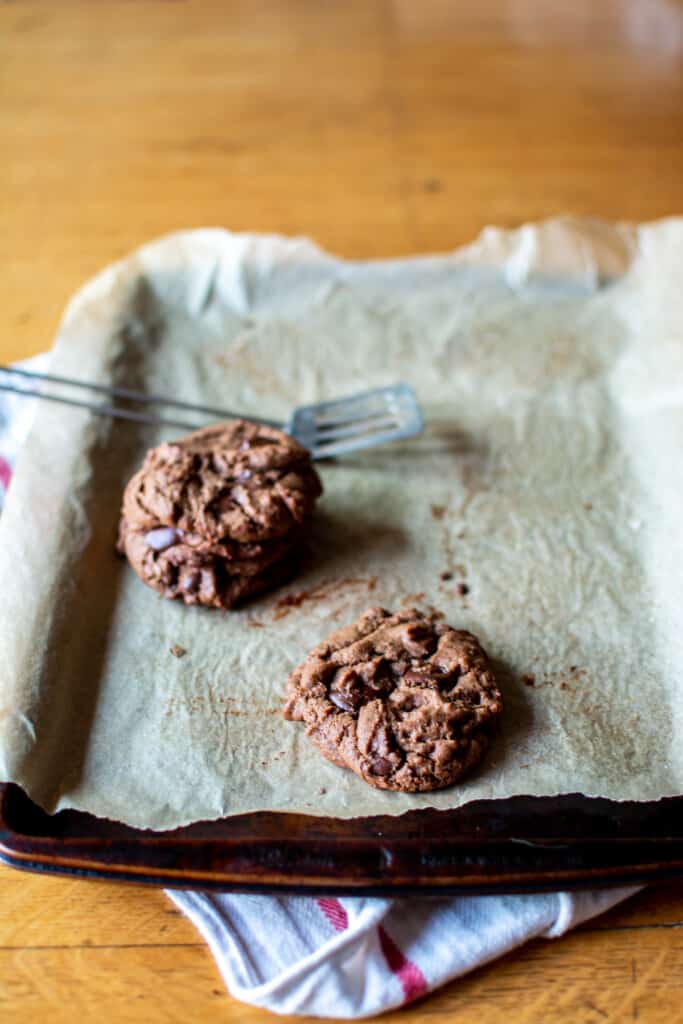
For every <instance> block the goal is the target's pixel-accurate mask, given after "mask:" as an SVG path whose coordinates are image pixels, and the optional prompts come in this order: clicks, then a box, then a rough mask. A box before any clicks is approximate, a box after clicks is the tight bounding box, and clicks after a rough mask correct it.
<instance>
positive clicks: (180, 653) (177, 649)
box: [170, 644, 187, 658]
mask: <svg viewBox="0 0 683 1024" xmlns="http://www.w3.org/2000/svg"><path fill="white" fill-rule="evenodd" d="M170 652H171V654H172V655H173V657H174V658H184V657H185V655H186V654H187V648H186V647H181V646H180V644H173V647H171V648H170Z"/></svg>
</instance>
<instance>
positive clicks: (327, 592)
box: [273, 576, 377, 622]
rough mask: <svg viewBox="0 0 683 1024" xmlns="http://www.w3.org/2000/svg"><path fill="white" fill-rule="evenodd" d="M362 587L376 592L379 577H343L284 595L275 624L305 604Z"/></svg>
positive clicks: (276, 611) (280, 601)
mask: <svg viewBox="0 0 683 1024" xmlns="http://www.w3.org/2000/svg"><path fill="white" fill-rule="evenodd" d="M362 586H365V587H367V589H368V590H369V591H372V590H374V589H375V587H376V586H377V577H376V576H342V577H341V578H340V579H337V580H324V581H323V582H322V583H319V584H318V586H317V587H311V588H310V589H309V590H298V591H292V592H291V593H289V594H284V595H283V596H282V597H281V598H279V599H278V600H277V601H276V602H275V611H274V613H273V622H278V621H279V620H280V619H284V618H285V616H287V615H289V614H290V612H291V611H292V610H293V609H294V608H300V607H301V606H302V605H303V604H307V603H317V602H319V601H326V600H329V598H332V597H336V595H337V594H338V593H340V592H341V591H344V590H346V589H347V588H348V587H362Z"/></svg>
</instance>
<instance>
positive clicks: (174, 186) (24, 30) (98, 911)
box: [0, 0, 683, 1024]
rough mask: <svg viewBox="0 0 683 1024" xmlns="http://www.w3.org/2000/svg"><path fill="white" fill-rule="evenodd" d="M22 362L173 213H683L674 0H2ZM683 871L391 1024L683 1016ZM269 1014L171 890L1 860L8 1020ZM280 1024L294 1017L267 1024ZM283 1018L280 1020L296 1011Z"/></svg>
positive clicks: (3, 349) (204, 218)
mask: <svg viewBox="0 0 683 1024" xmlns="http://www.w3.org/2000/svg"><path fill="white" fill-rule="evenodd" d="M0 150H1V159H0V251H1V252H2V272H1V273H0V310H2V314H1V316H0V358H1V359H2V360H3V361H4V360H9V359H13V358H17V357H20V356H26V355H29V354H30V353H33V352H38V351H40V350H41V349H44V348H45V347H46V346H47V345H48V344H49V343H50V339H51V337H52V335H53V333H54V330H55V327H56V324H57V321H58V318H59V315H60V312H61V310H62V308H63V306H64V304H65V302H66V300H67V298H68V296H69V295H70V293H71V292H73V290H74V289H75V288H77V287H78V285H79V284H81V282H82V281H84V280H85V279H86V278H87V277H89V276H90V275H91V274H93V273H94V272H95V271H97V270H98V269H99V268H100V267H101V266H103V265H104V264H106V263H108V262H110V261H112V260H114V259H116V258H117V257H119V256H122V255H124V254H125V253H127V252H128V251H129V250H130V249H132V248H134V247H135V246H137V245H138V244H139V243H141V242H143V241H145V240H146V239H149V238H152V237H154V236H157V235H160V234H163V233H164V232H167V231H172V230H174V229H176V228H184V227H195V226H199V225H207V224H208V225H215V224H219V225H226V226H229V227H231V228H234V229H236V230H245V229H252V230H258V231H279V232H284V233H289V234H304V235H310V236H312V237H314V238H315V239H317V241H318V242H319V243H320V244H321V245H323V246H325V247H327V248H328V249H330V250H332V251H334V252H336V253H339V254H342V255H345V256H355V257H373V256H390V255H393V256H399V255H403V254H407V253H413V252H428V251H435V250H444V249H449V248H451V247H454V246H457V245H460V244H462V243H464V242H467V241H468V240H470V239H472V238H473V237H474V236H475V235H476V234H477V232H478V231H479V230H480V229H481V228H482V227H483V226H484V225H485V224H489V223H494V224H499V225H509V226H512V225H516V224H518V223H520V222H522V221H525V220H534V219H538V218H541V217H546V216H550V215H553V214H556V213H558V212H572V213H590V214H597V215H600V216H604V217H607V218H612V219H626V220H636V219H641V220H642V219H649V218H655V217H659V216H663V215H667V214H672V213H681V212H683V4H681V3H680V2H675V0H621V2H619V0H603V2H597V0H573V2H572V3H560V2H559V0H558V2H555V3H552V2H547V0H546V2H544V0H538V2H533V0H507V2H506V0H497V2H496V0H476V2H472V4H471V5H468V4H466V3H458V2H449V0H385V2H373V0H351V2H349V0H344V2H342V0H338V2H326V3H323V2H320V0H289V2H285V0H243V2H241V3H239V2H234V3H230V2H225V0H213V2H211V0H203V2H202V0H186V2H183V0H175V2H174V0H165V2H164V0H157V2H153V0H149V2H140V0H137V2H136V0H116V2H115V0H110V2H107V0H101V2H96V3H95V2H88V0H80V2H79V0H60V2H57V0H42V2H40V0H4V2H2V0H0ZM682 1007H683V885H682V884H669V885H662V886H661V887H658V888H656V889H654V890H652V891H650V892H646V893H643V894H640V895H638V896H637V897H635V898H634V899H632V900H631V901H630V902H629V903H628V904H626V905H625V906H624V907H623V908H621V909H617V910H615V911H613V912H611V913H610V914H608V915H606V916H605V917H604V918H602V919H600V920H597V921H595V922H593V923H592V924H590V925H589V926H587V927H585V928H582V929H580V930H579V931H578V932H576V933H574V934H572V935H570V936H568V937H566V938H564V939H562V940H560V941H559V942H556V943H549V942H542V941H539V942H535V943H533V944H531V945H530V946H528V947H526V948H525V949H523V950H521V951H520V952H517V953H515V954H513V955H511V956H509V957H507V958H505V959H504V960H502V961H499V962H498V963H496V964H494V965H492V966H490V967H487V968H485V969H483V970H480V971H478V972H476V974H474V975H472V976H470V977H469V978H467V979H465V980H463V981H461V982H458V983H455V984H453V985H451V986H449V987H447V988H445V989H444V990H442V991H441V992H440V993H438V994H436V995H434V996H432V997H431V998H429V999H427V1000H426V1001H423V1002H422V1003H421V1004H419V1005H417V1006H415V1007H413V1008H411V1009H409V1010H405V1011H401V1012H400V1013H395V1014H390V1015H388V1016H387V1017H386V1018H384V1019H385V1020H387V1022H389V1021H393V1020H399V1019H400V1020H402V1021H406V1022H408V1021H410V1022H413V1024H417V1022H418V1021H427V1020H429V1021H430V1022H431V1021H433V1022H435V1024H436V1022H441V1021H444V1022H445V1021H446V1020H448V1021H449V1022H452V1024H457V1022H463V1024H465V1022H469V1021H474V1020H476V1021H478V1022H479V1024H487V1022H494V1021H495V1022H499V1021H500V1020H501V1019H505V1017H506V1015H507V1016H508V1018H509V1019H511V1020H514V1021H515V1022H516V1024H519V1022H525V1024H552V1022H554V1021H568V1022H572V1024H574V1022H586V1024H588V1022H593V1021H595V1022H600V1021H605V1020H610V1021H623V1020H631V1019H633V1020H636V1019H638V1018H640V1019H642V1020H644V1021H647V1022H648V1024H652V1022H659V1021H661V1022H666V1024H672V1022H674V1021H677V1020H683V1009H682ZM13 1014H14V1015H15V1016H16V1017H17V1019H20V1020H22V1021H34V1020H40V1019H43V1018H44V1017H46V1016H47V1015H48V1014H49V1016H50V1020H51V1022H52V1024H61V1022H65V1024H66V1022H69V1024H72V1022H73V1021H75V1020H78V1021H81V1022H82V1024H88V1022H90V1021H93V1022H101V1021H106V1022H107V1024H118V1022H124V1021H125V1022H133V1021H144V1022H146V1024H153V1022H155V1021H183V1022H185V1021H192V1022H196V1021H262V1020H265V1019H266V1018H268V1019H271V1018H269V1015H268V1014H265V1013H263V1012H262V1011H258V1010H253V1009H250V1008H248V1007H245V1006H243V1005H241V1004H238V1003H235V1002H234V1001H232V1000H231V999H230V998H229V997H228V996H227V995H226V994H225V990H224V988H223V985H222V983H221V980H220V978H219V975H218V973H217V971H216V968H215V966H214V964H213V962H212V960H211V958H210V956H209V954H208V953H207V951H206V948H205V947H204V945H203V944H202V942H201V941H200V940H199V939H198V937H197V935H196V933H195V932H194V930H193V928H192V927H191V926H190V925H189V924H188V923H187V921H186V920H185V919H184V918H182V917H181V916H180V915H179V914H178V912H177V911H176V910H175V909H174V908H173V907H172V905H171V904H170V902H169V901H168V900H167V899H166V898H165V897H164V896H163V895H162V894H160V893H159V892H156V891H147V890H143V889H136V888H129V887H124V886H116V885H109V884H104V883H101V884H100V883H85V882H76V881H65V880H59V879H49V878H41V877H38V876H32V875H23V874H19V873H17V872H13V871H10V870H8V869H2V870H0V1018H1V1019H3V1020H5V1019H7V1020H9V1019H11V1017H12V1015H13ZM272 1019H273V1020H275V1019H277V1018H272ZM280 1019H282V1018H280Z"/></svg>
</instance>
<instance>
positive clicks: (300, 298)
mask: <svg viewBox="0 0 683 1024" xmlns="http://www.w3.org/2000/svg"><path fill="white" fill-rule="evenodd" d="M52 369H53V372H55V373H61V374H65V375H67V376H68V375H71V376H74V377H80V378H85V379H88V380H92V381H100V382H106V383H117V384H121V385H125V386H128V387H134V388H141V387H142V388H147V389H150V390H155V391H159V392H167V393H172V394H175V395H177V396H178V397H181V398H184V399H186V400H189V401H204V402H207V403H209V404H212V405H223V406H227V407H229V408H230V407H233V408H235V409H237V410H240V411H242V412H243V413H245V414H247V415H248V414H250V413H252V414H258V413H262V414H264V415H267V416H269V417H273V416H274V417H282V418H283V419H284V418H286V416H287V414H288V412H289V410H290V409H291V408H292V407H293V406H294V405H295V404H296V403H298V402H312V401H315V400H318V399H324V398H332V397H335V396H339V395H344V394H346V393H349V392H353V391H355V390H358V389H364V388H368V387H373V386H375V385H381V384H388V383H392V382H395V381H397V380H406V381H409V382H410V383H411V384H413V385H414V386H415V388H416V390H417V392H418V395H419V398H420V400H421V402H422V405H423V407H424V411H425V414H426V417H427V421H428V429H427V431H426V433H425V435H424V436H423V437H421V438H419V439H417V440H415V441H411V442H408V443H405V444H403V445H402V446H394V447H386V448H380V449H377V450H375V451H368V452H365V453H362V454H359V455H355V456H351V457H348V458H345V459H340V460H339V461H338V462H337V463H336V464H329V465H324V466H323V467H322V475H323V478H324V483H325V495H324V498H323V500H322V502H321V505H320V512H319V516H318V518H317V522H316V526H315V535H314V538H313V544H312V550H311V555H310V557H309V560H308V563H307V565H306V566H305V567H304V570H303V572H302V574H301V576H300V577H299V578H297V579H296V580H295V581H294V582H293V583H291V584H290V585H289V586H287V587H285V588H283V589H281V590H280V591H278V592H276V593H274V594H272V595H269V596H267V597H265V598H263V599H261V600H257V601H255V602H254V603H253V604H251V605H249V606H248V607H246V608H245V609H244V610H242V611H237V612H229V613H222V612H219V611H206V610H202V609H197V608H185V607H183V606H182V605H181V604H178V603H175V602H169V601H165V600H162V599H160V598H159V597H158V596H157V595H156V594H155V593H154V592H153V591H151V590H149V589H148V588H146V587H145V586H143V585H142V584H141V583H140V581H139V580H138V579H137V577H136V576H135V575H134V573H133V572H132V570H131V569H130V568H128V566H127V565H126V564H125V563H124V562H122V561H120V560H119V559H117V558H116V557H115V555H114V552H113V548H114V540H115V533H116V523H117V516H118V511H119V502H120V496H121V491H122V488H123V486H124V484H125V481H126V479H127V478H128V476H129V475H130V474H131V473H132V472H133V470H134V469H135V467H136V466H137V465H138V463H139V462H140V460H141V458H142V456H143V454H144V452H145V450H146V448H147V447H149V446H150V445H152V444H156V443H157V442H158V441H159V440H160V439H161V438H162V437H172V436H174V432H173V430H166V431H156V430H155V429H150V428H143V427H139V426H134V425H126V424H122V423H113V422H111V421H109V420H106V419H101V418H98V417H95V416H91V415H90V414H89V413H87V412H83V411H78V410H74V409H65V408H62V407H58V406H54V405H50V404H48V403H46V402H43V403H40V404H39V408H38V410H37V414H36V419H35V423H34V427H33V430H32V433H31V436H30V438H29V440H28V442H27V444H26V447H25V449H24V451H23V454H22V456H21V458H20V460H19V466H18V470H17V473H16V476H15V479H14V482H13V485H12V488H11V493H10V496H9V500H8V503H7V506H6V510H5V512H4V513H3V516H2V522H1V523H0V579H1V580H2V599H1V606H0V777H3V778H4V779H6V780H13V781H16V782H18V783H20V784H21V785H22V786H23V787H25V789H26V790H27V791H28V793H29V794H30V795H31V796H32V797H33V799H34V800H36V801H37V802H38V803H39V804H41V805H42V806H43V807H45V808H47V809H48V810H54V809H57V808H63V807H77V808H81V809H83V810H87V811H91V812H94V813H95V814H98V815H104V816H108V817H112V818H116V819H120V820H122V821H125V822H128V823H131V824H134V825H139V826H148V827H151V828H155V829H161V828H169V827H172V826H176V825H180V824H183V823H186V822H190V821H193V820H196V819H203V818H214V817H218V816H224V815H231V814H237V813H241V812H245V811H256V810H266V809H267V810H278V811H301V812H308V813H312V814H321V815H336V816H342V817H345V816H356V815H366V814H378V813H382V814H385V813H389V814H398V813H401V812H403V811H405V810H406V809H414V808H418V807H428V806H435V807H440V808H451V807H456V806H458V805H459V804H462V803H464V802H467V801H470V800H473V799H476V798H483V797H507V796H510V795H513V794H520V793H530V794H556V793H561V792H573V791H579V792H582V793H585V794H588V795H596V796H597V795H600V796H605V797H611V798H614V799H631V800H645V799H654V798H658V797H661V796H665V795H672V794H679V793H681V792H683V645H682V638H683V612H682V609H683V544H682V540H683V527H682V523H683V515H682V512H683V486H682V485H683V469H682V461H681V460H682V456H683V221H676V220H671V221H665V222H661V223H658V224H654V225H646V226H643V227H639V228H627V227H611V226H607V225H604V224H597V223H594V222H584V221H571V220H560V221H553V222H549V223H545V224H541V225H537V226H526V227H523V228H522V229H520V230H519V231H514V232H511V233H505V232H500V231H495V230H486V231H485V232H484V233H483V234H482V236H481V237H480V239H479V240H478V241H477V242H476V243H475V244H474V245H472V246H470V247H468V248H466V249H463V250H461V251H459V252H456V253H453V254H450V255H445V256H440V257H433V258H432V257H430V258H426V259H415V260H408V261H401V262H381V263H371V264H368V263H363V264H360V263H345V262H343V261H340V260H337V259H333V258H332V257H330V256H328V255H326V254H324V253H322V252H321V251H320V250H319V249H317V248H316V247H315V246H314V245H312V244H311V243H309V242H306V241H288V240H284V239H281V238H272V237H255V236H246V235H232V234H229V233H227V232H224V231H218V230H206V231H197V232H188V233H183V234H176V235H173V236H171V237H169V238H165V239H162V240H161V241H159V242H155V243H153V244H151V245H148V246H146V247H145V248H144V249H142V250H140V251H139V252H137V253H135V254H134V255H133V256H131V257H130V258H129V259H127V260H125V261H123V262H122V263H119V264H117V265H115V266H113V267H110V268H109V269H107V270H106V271H105V272H104V273H102V274H101V275H100V276H98V277H97V278H96V279H95V280H94V281H92V282H90V283H89V284H88V285H87V286H86V287H85V288H84V289H83V290H82V291H81V292H79V294H78V295H77V296H76V297H75V298H74V300H73V301H72V302H71V305H70V306H69V308H68V311H67V313H66V316H65V319H64V322H63V324H62V327H61V329H60V332H59V337H58V339H57V343H56V346H55V349H54V353H53V360H52ZM188 419H189V417H188ZM292 595H293V597H292ZM408 602H410V603H411V604H416V605H418V606H420V607H423V608H424V607H427V608H428V607H429V606H430V605H435V606H437V607H438V608H440V609H442V610H443V611H444V612H445V613H446V617H447V619H448V621H449V622H451V623H453V624H454V625H457V626H462V627H466V628H467V629H470V630H473V631H474V632H475V633H477V634H478V635H479V636H480V637H481V639H482V641H483V642H484V644H485V646H486V647H487V649H488V650H489V652H490V654H491V655H492V657H493V659H494V661H495V665H496V667H497V670H498V672H499V675H500V680H501V685H502V689H503V691H504V696H505V701H506V709H505V714H504V720H503V725H502V729H501V732H500V735H499V737H498V738H497V740H496V742H495V744H494V745H493V747H492V748H491V750H490V753H489V755H488V756H487V757H486V758H485V760H484V762H483V764H482V765H481V767H480V768H479V769H478V770H477V771H476V772H475V774H473V775H472V776H471V777H470V778H469V779H467V780H466V781H464V782H463V783H462V784H461V785H458V786H455V787H453V788H451V789H447V790H445V791H443V792H441V793H435V794H424V795H420V796H409V795H403V794H395V793H382V792H379V791H375V790H373V789H371V788H370V787H369V786H366V785H365V784H364V783H363V782H361V781H360V780H359V779H358V778H356V776H355V775H353V774H352V773H351V772H345V771H342V770H341V769H339V768H336V767H334V766H333V765H331V764H328V763H327V762H326V761H324V760H323V759H322V758H321V757H320V756H319V755H318V754H317V753H316V751H315V750H314V749H313V748H312V746H311V745H310V744H309V742H308V741H307V740H306V738H305V736H304V732H303V728H302V727H301V726H300V725H296V724H292V723H287V722H285V721H283V720H282V719H281V717H280V705H281V696H282V692H283V687H284V683H285V680H286V678H287V674H288V673H289V671H290V670H291V669H292V668H293V667H294V666H295V665H296V664H298V663H299V662H300V661H301V660H302V659H303V658H304V656H305V655H306V653H307V652H308V650H309V648H310V647H312V646H313V645H314V644H315V643H317V642H318V641H319V640H321V639H322V638H323V637H324V636H325V635H326V634H327V633H328V632H329V631H330V630H331V629H332V628H334V627H336V626H338V625H340V624H342V623H346V622H349V621H351V620H352V619H353V618H354V617H355V616H357V615H358V614H359V613H360V612H361V611H363V609H364V608H366V607H367V606H368V605H370V604H382V605H385V606H387V607H389V608H394V607H396V606H397V605H399V604H401V603H408ZM174 645H178V646H180V647H184V648H186V650H187V653H186V654H185V656H184V657H182V658H177V657H174V656H173V654H171V653H170V648H171V647H172V646H174Z"/></svg>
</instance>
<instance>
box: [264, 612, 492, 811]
mask: <svg viewBox="0 0 683 1024" xmlns="http://www.w3.org/2000/svg"><path fill="white" fill-rule="evenodd" d="M501 711H502V699H501V694H500V691H499V689H498V686H497V684H496V681H495V678H494V675H493V672H492V671H491V667H490V665H489V661H488V658H487V656H486V654H485V652H484V650H483V649H482V647H481V645H480V643H479V641H478V640H477V638H476V637H475V636H473V635H472V634H471V633H468V632H466V631H465V630H458V629H453V628H452V627H451V626H448V625H446V624H445V623H442V622H436V621H434V619H433V617H429V616H427V615H425V614H423V613H422V612H419V611H416V610H415V609H413V608H411V609H406V610H402V611H400V612H397V613H396V614H392V613H391V612H388V611H386V610H385V609H383V608H370V609H368V610H367V611H366V612H364V613H363V615H361V617H360V618H359V619H358V620H357V621H356V622H355V623H353V624H352V625H350V626H346V627H345V628H343V629H340V630H338V631H337V632H335V633H333V634H332V635H331V636H330V637H328V639H327V640H325V641H323V642H322V643H321V644H319V645H318V646H317V647H315V648H314V649H313V651H311V653H310V654H309V656H308V658H307V659H306V660H305V661H304V662H303V664H302V665H300V666H299V667H298V668H297V669H295V671H294V672H293V673H292V674H291V676H290V677H289V680H288V682H287V700H286V703H285V708H284V716H285V718H287V719H290V720H294V721H302V722H304V723H305V725H306V733H307V735H308V736H309V737H310V738H311V740H312V741H313V743H314V744H315V745H316V746H317V747H318V749H319V750H320V751H321V753H322V754H324V756H325V757H326V758H328V760H330V761H332V762H334V763H335V764H337V765H339V766H340V767H344V768H350V769H352V771H354V772H356V773H357V774H358V775H360V776H361V778H363V779H364V780H365V781H366V782H368V783H369V784H370V785H372V786H376V787H377V788H379V789H394V790H402V791H404V792H426V791H428V790H434V789H443V788H444V787H446V786H450V785H452V784H453V783H454V782H455V781H456V780H457V779H458V778H459V777H460V776H461V775H463V774H464V773H465V772H466V771H468V770H469V769H470V768H472V767H473V766H474V765H475V764H476V763H477V762H478V761H479V760H480V758H481V757H482V755H483V753H484V751H485V749H486V747H487V746H488V744H489V742H490V738H491V735H492V732H493V728H494V725H495V724H496V722H497V719H498V717H499V715H500V713H501Z"/></svg>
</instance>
